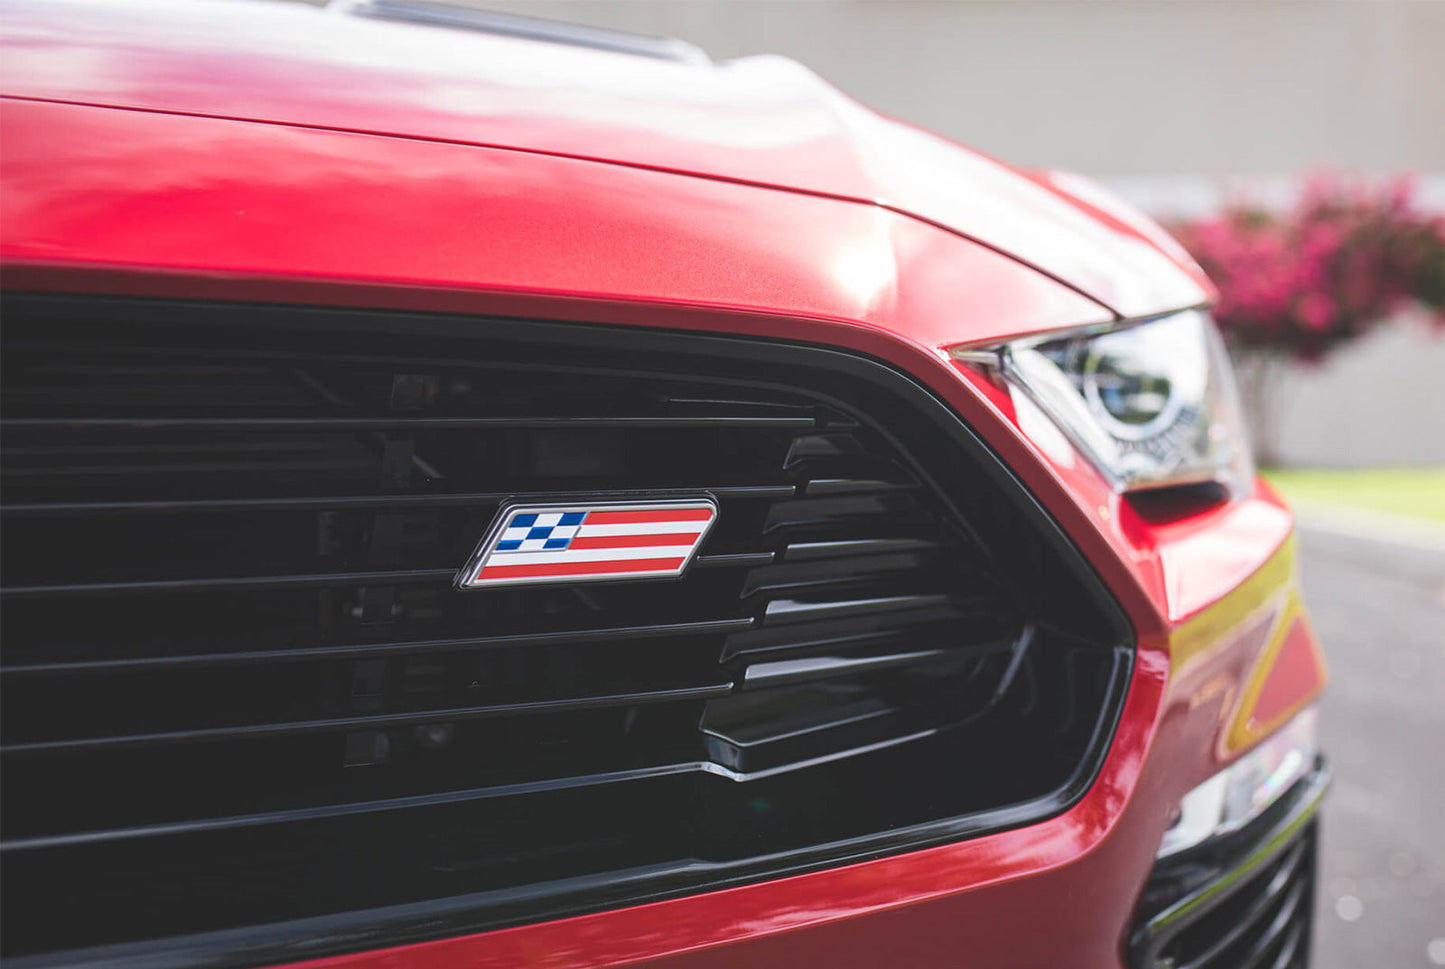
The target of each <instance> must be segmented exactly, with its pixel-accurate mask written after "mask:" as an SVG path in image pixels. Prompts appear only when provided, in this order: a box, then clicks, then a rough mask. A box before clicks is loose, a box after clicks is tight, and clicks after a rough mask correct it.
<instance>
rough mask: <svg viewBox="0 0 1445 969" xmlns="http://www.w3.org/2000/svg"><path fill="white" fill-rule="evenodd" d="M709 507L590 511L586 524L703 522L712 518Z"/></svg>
mask: <svg viewBox="0 0 1445 969" xmlns="http://www.w3.org/2000/svg"><path fill="white" fill-rule="evenodd" d="M712 514H713V512H712V509H711V508H655V509H652V510H650V511H591V512H588V513H587V520H586V522H585V524H588V525H641V524H645V523H647V522H705V521H711V520H712Z"/></svg>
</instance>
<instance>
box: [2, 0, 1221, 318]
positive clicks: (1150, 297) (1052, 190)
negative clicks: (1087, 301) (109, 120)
mask: <svg viewBox="0 0 1445 969" xmlns="http://www.w3.org/2000/svg"><path fill="white" fill-rule="evenodd" d="M3 46H4V56H3V58H0V93H3V94H5V95H9V96H13V97H24V98H37V99H48V100H61V101H73V102H80V103H88V104H100V105H108V106H116V107H127V108H139V109H145V110H152V111H164V112H176V113H185V114H201V115H209V116H219V117H229V118H238V119H246V120H253V121H265V122H275V123H283V124H290V125H304V126H311V127H321V128H330V129H341V130H349V131H360V132H367V133H375V134H385V135H393V136H402V137H408V138H419V139H429V140H441V141H448V142H458V143H464V144H474V145H484V146H490V147H500V148H510V149H516V150H522V151H529V152H543V153H548V154H558V155H566V156H571V157H577V158H585V159H590V160H596V161H604V162H610V163H615V164H624V165H631V166H638V167H646V168H654V169H662V170H667V171H675V172H680V173H686V174H690V175H697V176H703V177H708V178H719V179H727V180H730V181H738V182H749V183H756V184H759V185H767V186H771V187H775V188H784V189H788V190H793V191H799V192H807V193H810V194H816V195H825V196H832V197H837V198H842V199H848V200H853V201H859V202H867V203H874V204H878V205H882V206H885V207H888V208H891V209H894V210H897V211H900V212H903V213H906V214H909V215H913V216H916V217H917V218H920V219H923V220H925V221H928V222H932V223H934V224H937V225H939V226H942V227H944V228H947V229H949V230H951V231H953V232H956V233H959V234H961V235H964V236H967V237H968V238H971V239H974V240H976V241H978V242H980V243H982V244H984V245H987V246H989V247H991V248H994V249H997V250H1000V251H1002V252H1005V253H1007V254H1009V255H1011V256H1013V257H1014V258H1016V259H1018V260H1020V261H1022V262H1025V263H1028V264H1029V265H1032V266H1034V267H1036V268H1037V269H1039V270H1041V271H1043V272H1045V273H1047V274H1049V275H1051V276H1053V277H1055V278H1056V279H1059V280H1060V281H1062V282H1064V283H1066V284H1068V285H1070V286H1072V287H1074V288H1075V289H1077V290H1079V291H1080V292H1082V293H1084V294H1086V295H1088V296H1091V297H1093V298H1094V299H1096V300H1098V301H1099V302H1102V303H1104V304H1106V305H1107V306H1109V307H1110V308H1111V309H1113V310H1114V311H1115V312H1116V313H1118V314H1119V315H1121V316H1126V317H1130V316H1143V315H1148V314H1152V313H1159V312H1164V311H1168V310H1173V309H1178V308H1181V307H1184V306H1190V305H1196V304H1198V303H1201V302H1204V301H1206V300H1207V299H1208V298H1209V297H1210V295H1211V294H1210V290H1209V288H1208V285H1209V284H1208V282H1207V281H1206V280H1205V279H1204V277H1203V275H1202V274H1201V273H1200V271H1199V269H1198V267H1196V266H1195V265H1194V264H1193V263H1192V262H1190V260H1189V258H1188V256H1187V255H1185V254H1184V253H1183V252H1182V251H1181V250H1179V249H1178V247H1177V246H1176V245H1174V244H1173V243H1172V241H1171V240H1169V239H1168V237H1167V236H1165V235H1164V234H1163V233H1162V232H1161V231H1160V230H1159V229H1158V228H1157V227H1155V226H1153V225H1152V224H1151V223H1149V222H1148V220H1147V219H1144V218H1143V217H1141V216H1139V215H1137V214H1136V213H1134V212H1132V211H1131V210H1128V209H1127V208H1126V207H1124V206H1122V205H1121V204H1120V203H1118V202H1117V201H1116V200H1114V199H1113V198H1111V197H1109V196H1107V195H1106V194H1105V193H1102V192H1101V191H1100V190H1097V189H1095V188H1094V187H1092V186H1091V185H1090V184H1089V183H1087V182H1085V181H1083V180H1078V179H1072V178H1069V179H1067V180H1066V179H1065V177H1063V176H1049V175H1043V176H1026V175H1023V174H1021V173H1019V172H1016V171H1014V170H1012V169H1009V168H1007V167H1005V166H1003V165H1001V164H999V163H998V162H995V161H992V160H990V159H988V158H985V157H983V156H981V155H978V154H976V153H974V152H971V151H969V150H967V149H964V148H962V147H960V146H958V145H955V144H953V143H952V142H949V141H946V140H944V139H942V138H938V137H936V136H934V135H931V134H928V133H926V132H922V131H919V130H918V129H916V128H912V127H910V126H907V125H904V124H900V123H898V122H895V121H891V120H889V119H886V118H883V117H880V116H879V115H877V114H874V113H873V112H871V111H869V110H868V109H866V108H864V107H862V106H860V105H858V104H857V103H856V102H853V101H851V100H849V99H848V98H846V97H844V96H843V95H842V94H840V93H839V92H838V91H836V90H835V89H833V88H831V87H829V86H828V85H827V84H825V83H823V82H822V81H821V80H819V79H818V78H817V77H816V76H815V75H813V74H812V73H810V72H809V71H807V70H806V69H804V68H802V67H800V66H799V65H797V64H795V63H793V62H791V61H788V60H786V59H783V58H777V57H751V58H745V59H742V60H738V61H732V62H729V63H725V64H720V65H705V64H704V65H699V64H690V63H675V62H670V61H663V60H656V59H651V58H646V57H639V56H635V55H629V54H618V53H612V52H607V51H598V50H590V49H583V48H575V47H568V46H563V45H559V44H552V43H547V42H541V41H529V40H519V39H514V38H508V37H501V36H491V35H487V34H481V33H475V32H470V31H461V30H453V29H446V28H437V27H428V26H417V25H410V24H391V23H382V22H379V21H374V20H367V19H364V18H357V17H351V16H346V15H341V14H334V13H328V12H326V11H322V10H319V9H316V8H312V7H306V6H300V5H292V4H283V3H264V2H255V3H245V2H238V3H197V2H195V0H182V2H179V3H174V4H165V3H150V2H146V3H138V2H134V0H131V2H126V3H124V4H104V3H96V2H93V0H90V2H88V0H79V2H71V0H65V2H56V0H40V2H34V0H22V2H15V3H6V4H5V6H4V21H3Z"/></svg>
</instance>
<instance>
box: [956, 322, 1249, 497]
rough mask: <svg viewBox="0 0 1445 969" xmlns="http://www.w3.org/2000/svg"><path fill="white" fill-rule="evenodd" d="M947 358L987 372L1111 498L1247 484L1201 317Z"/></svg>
mask: <svg viewBox="0 0 1445 969" xmlns="http://www.w3.org/2000/svg"><path fill="white" fill-rule="evenodd" d="M953 353H954V355H955V356H957V357H959V358H961V359H965V360H970V361H975V362H977V361H980V360H984V361H987V362H989V363H992V364H993V365H995V366H996V367H997V368H998V371H999V373H1001V374H1002V376H1003V378H1004V380H1005V381H1006V382H1007V383H1008V385H1009V388H1010V389H1011V390H1017V391H1020V392H1022V393H1024V394H1026V395H1028V397H1029V398H1031V400H1032V401H1033V403H1035V404H1037V405H1038V406H1039V407H1040V408H1042V409H1043V411H1044V412H1045V413H1046V414H1047V415H1048V416H1049V417H1050V418H1051V419H1052V421H1053V422H1054V423H1055V424H1057V425H1058V427H1059V428H1060V429H1061V430H1063V432H1064V433H1065V434H1067V435H1068V436H1069V438H1070V439H1071V440H1072V441H1073V442H1074V444H1075V445H1076V446H1077V447H1078V448H1079V449H1080V450H1081V451H1083V452H1084V453H1085V454H1086V455H1088V457H1089V458H1090V460H1092V461H1093V462H1094V464H1095V465H1096V466H1097V467H1098V468H1099V470H1100V471H1101V472H1102V473H1103V474H1104V476H1105V477H1107V478H1108V479H1109V481H1110V483H1111V484H1112V485H1113V486H1114V488H1115V489H1116V490H1118V491H1133V490H1138V489H1144V488H1159V487H1165V486H1169V485H1180V484H1200V483H1204V482H1210V481H1214V482H1219V483H1221V484H1226V485H1230V486H1232V487H1243V486H1245V485H1246V484H1247V483H1248V482H1249V481H1250V480H1251V479H1252V478H1253V477H1254V466H1253V463H1252V461H1251V459H1250V456H1249V447H1248V444H1247V442H1246V440H1245V434H1244V426H1243V421H1242V419H1241V414H1240V406H1239V395H1238V393H1237V391H1236V389H1235V385H1234V375H1233V372H1232V371H1231V369H1230V366H1229V358H1228V356H1227V355H1226V354H1225V351H1224V344H1223V341H1222V340H1221V339H1220V337H1219V333H1218V331H1217V330H1216V329H1215V327H1214V323H1213V321H1212V320H1211V319H1210V318H1209V317H1208V316H1207V315H1206V314H1205V313H1203V312H1200V311H1197V310H1188V311H1185V312H1182V313H1175V314H1172V315H1170V316H1166V317H1162V318H1159V319H1154V320H1147V321H1144V322H1139V323H1126V324H1122V325H1119V326H1116V327H1112V328H1108V329H1102V330H1101V329H1099V328H1090V329H1088V330H1080V331H1074V332H1071V333H1064V334H1049V335H1045V336H1040V337H1030V338H1026V339H1022V340H1016V341H1013V342H1011V343H1006V344H1003V345H1001V346H995V347H988V348H984V349H982V350H981V349H980V348H978V347H958V348H954V350H953ZM1039 443H1042V442H1039Z"/></svg>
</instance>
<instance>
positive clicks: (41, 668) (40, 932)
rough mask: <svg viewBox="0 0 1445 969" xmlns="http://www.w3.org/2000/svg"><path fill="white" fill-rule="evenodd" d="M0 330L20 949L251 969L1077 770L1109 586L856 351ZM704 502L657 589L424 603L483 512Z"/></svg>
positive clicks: (939, 415)
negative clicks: (692, 557) (705, 511)
mask: <svg viewBox="0 0 1445 969" xmlns="http://www.w3.org/2000/svg"><path fill="white" fill-rule="evenodd" d="M4 314H5V320H6V326H5V330H4V340H5V347H4V356H3V368H4V373H3V377H4V381H3V387H0V393H3V425H4V435H3V448H4V453H3V461H0V475H3V492H0V497H3V501H0V508H3V514H4V534H5V542H4V548H3V556H0V559H3V561H0V578H3V586H4V589H3V594H4V605H3V610H0V624H3V628H0V636H3V641H4V651H3V654H0V733H3V738H0V756H3V758H4V770H5V774H6V784H5V786H4V790H3V812H4V841H3V845H0V847H3V850H4V859H3V865H0V871H3V874H0V878H3V893H4V904H5V909H6V912H7V914H8V915H9V916H10V918H9V919H8V925H7V931H6V933H5V937H4V939H3V943H0V944H3V946H4V953H5V955H6V957H7V958H16V959H19V960H20V961H19V962H18V963H17V964H19V965H25V964H26V962H27V958H28V959H31V960H35V961H36V964H39V963H43V962H45V961H47V960H50V961H55V960H59V961H68V962H81V963H83V962H85V961H86V960H103V959H104V958H107V957H108V956H111V955H114V954H115V953H116V952H118V951H120V950H117V949H115V948H114V947H115V946H117V945H124V944H128V943H136V944H143V945H145V946H146V947H147V949H146V951H147V952H149V953H161V954H164V953H173V954H175V955H174V958H175V959H176V960H177V961H187V959H194V958H196V957H197V954H198V953H203V954H204V955H205V958H207V959H210V960H212V961H213V962H216V963H219V964H235V965H246V964H259V963H262V962H268V961H272V962H274V961H281V960H282V959H284V958H287V957H288V956H294V955H296V954H297V953H300V952H302V951H304V952H305V953H306V954H308V955H316V954H320V953H321V952H324V951H343V950H345V949H346V948H350V947H356V946H360V945H363V944H365V945H376V944H379V940H381V939H385V938H394V939H399V938H416V937H424V936H426V935H437V934H443V933H447V932H460V931H468V930H477V929H482V928H487V927H491V926H497V925H504V924H512V923H516V922H519V921H528V920H535V919H539V918H547V917H552V916H556V915H561V914H566V913H571V912H578V911H585V910H589V909H595V908H598V907H605V906H610V905H617V904H625V903H629V902H635V901H640V900H643V899H648V898H656V897H661V896H665V895H668V894H675V893H677V892H684V891H700V890H704V889H707V888H711V887H717V886H720V885H723V884H730V883H735V882H737V881H740V880H748V879H756V878H763V877H772V876H777V875H781V874H785V873H790V872H795V871H801V870H806V869H808V868H812V867H817V866H820V865H826V864H830V863H836V862H837V861H839V860H841V859H845V858H846V859H849V860H853V859H857V858H860V857H867V856H869V855H876V854H881V853H886V852H889V851H898V850H904V849H906V848H911V847H918V846H922V845H925V844H931V843H938V842H940V841H946V840H952V839H957V838H961V837H967V836H969V835H972V834H975V833H979V832H983V831H988V830H995V829H997V828H999V827H1002V826H1008V825H1016V824H1022V823H1027V822H1030V821H1033V820H1037V819H1040V818H1042V817H1045V816H1047V815H1049V814H1051V813H1054V812H1057V811H1059V810H1062V809H1064V808H1065V807H1067V805H1068V804H1069V803H1072V801H1073V800H1074V799H1075V798H1077V797H1078V796H1080V795H1081V794H1082V792H1083V790H1084V789H1085V787H1086V786H1087V784H1088V783H1089V781H1090V779H1091V778H1092V776H1093V773H1094V771H1095V770H1096V769H1097V766H1098V764H1099V762H1100V760H1101V758H1102V754H1103V752H1104V750H1105V748H1106V747H1107V743H1108V740H1109V737H1110V734H1111V732H1112V728H1113V723H1114V718H1115V716H1116V714H1117V711H1118V707H1119V703H1120V701H1121V698H1122V695H1123V689H1124V684H1125V683H1126V680H1127V676H1128V671H1129V668H1130V658H1131V655H1132V652H1131V639H1130V633H1129V630H1128V628H1127V626H1126V625H1125V624H1124V622H1123V620H1122V618H1121V617H1120V614H1119V612H1118V610H1117V607H1116V606H1115V605H1114V604H1113V603H1112V601H1111V600H1110V599H1109V597H1108V596H1107V594H1106V593H1105V592H1104V591H1103V589H1102V587H1101V586H1100V585H1099V583H1098V581H1097V580H1096V579H1095V578H1094V577H1093V576H1092V574H1091V573H1090V572H1089V571H1088V569H1087V568H1086V567H1084V566H1083V564H1082V562H1081V560H1080V559H1079V558H1078V555H1077V553H1076V552H1074V551H1073V549H1072V548H1071V547H1070V546H1069V545H1068V544H1067V542H1065V541H1064V540H1063V539H1062V538H1061V536H1060V535H1059V533H1058V532H1057V529H1056V528H1055V526H1053V525H1052V524H1051V523H1050V522H1049V521H1048V520H1047V519H1046V518H1045V517H1044V516H1043V515H1042V514H1041V513H1040V512H1039V511H1038V509H1037V507H1036V506H1034V505H1033V504H1032V503H1031V501H1030V500H1029V498H1028V496H1027V495H1025V494H1024V493H1023V492H1022V490H1021V489H1020V487H1019V486H1018V485H1017V484H1016V483H1015V482H1014V481H1013V479H1012V478H1011V476H1009V475H1008V474H1007V472H1006V471H1004V470H1003V469H1002V468H1001V467H1000V466H999V465H998V464H997V462H996V459H994V458H993V457H992V456H991V455H990V454H989V453H988V452H987V451H986V450H985V449H984V448H983V447H982V446H981V445H979V444H978V442H977V441H976V440H975V439H974V438H972V436H971V435H970V434H969V432H968V431H967V430H966V429H965V428H964V427H963V426H962V425H961V424H960V423H959V422H958V421H957V419H956V418H955V417H953V416H952V415H951V414H950V413H949V412H948V411H947V410H946V409H944V408H943V407H942V406H941V405H940V404H938V403H937V402H936V401H935V400H934V399H933V398H931V397H930V396H929V395H927V394H926V393H925V392H923V391H922V390H921V389H920V388H918V387H917V386H916V385H914V384H912V383H911V382H910V381H908V380H907V379H906V378H903V377H901V376H900V375H898V374H897V373H895V372H893V371H891V370H888V369H887V368H884V367H882V366H881V365H879V364H876V363H872V362H869V361H867V360H863V359H861V358H857V357H852V356H848V355H845V354H839V353H836V352H834V351H829V350H823V349H819V348H807V347H798V346H789V345H783V344H773V343H763V342H758V341H744V340H731V339H718V338H708V337H700V336H686V335H678V334H655V333H635V332H629V331H625V330H609V329H604V328H599V327H579V326H570V325H555V324H535V323H532V324H524V323H517V322H509V321H491V320H474V319H468V320H461V319H451V318H430V317H415V316H405V315H400V314H367V313H360V312H340V311H337V312H332V311H316V310H286V309H281V308H261V307H242V306H216V305H201V304H182V303H170V304H167V303H146V302H139V301H102V300H72V299H60V298H40V297H15V296H10V297H7V298H6V300H5V305H4ZM704 494H706V495H711V496H713V497H714V498H715V500H716V501H717V503H718V505H719V508H720V516H719V519H718V521H717V524H716V526H715V527H714V529H713V530H712V532H710V534H709V535H708V537H707V539H706V542H705V544H704V546H703V547H702V548H701V549H700V551H699V555H698V558H697V560H696V561H695V562H694V563H693V564H692V566H691V567H690V568H689V569H688V571H687V572H686V573H685V574H684V576H683V577H682V578H681V579H679V580H677V581H673V582H637V581H631V582H627V581H622V582H608V583H597V584H588V585H579V586H572V587H568V586H556V587H520V588H500V589H491V590H486V589H483V590H474V591H466V592H460V591H457V590H455V589H454V588H453V586H452V580H453V576H454V573H455V571H456V569H458V568H459V567H460V566H461V565H462V564H463V563H464V562H465V561H466V559H467V557H468V556H469V555H470V553H471V551H472V549H473V547H474V546H475V545H476V543H477V542H478V540H479V539H480V538H481V537H482V536H483V534H484V533H485V532H486V530H487V528H488V527H489V525H490V524H491V522H492V521H493V520H494V518H495V517H496V515H497V513H498V510H499V509H500V508H501V507H502V506H503V504H504V503H505V502H507V501H508V500H511V499H518V500H527V501H549V500H565V501H573V500H579V499H597V500H624V499H629V498H636V497H638V496H648V497H653V496H658V497H662V496H677V497H692V496H699V495H704ZM417 906H420V908H418V907H417ZM308 920H309V921H308ZM208 933H209V934H208ZM318 939H324V940H325V941H324V942H322V943H318V942H317V940H318ZM107 947H109V948H107ZM182 954H184V957H183V955H182Z"/></svg>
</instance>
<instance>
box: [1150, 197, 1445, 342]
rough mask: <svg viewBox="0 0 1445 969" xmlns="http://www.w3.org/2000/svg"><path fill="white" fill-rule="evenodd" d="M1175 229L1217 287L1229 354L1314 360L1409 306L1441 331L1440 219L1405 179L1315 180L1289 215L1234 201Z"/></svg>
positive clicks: (1444, 292) (1444, 283)
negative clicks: (1424, 209)
mask: <svg viewBox="0 0 1445 969" xmlns="http://www.w3.org/2000/svg"><path fill="white" fill-rule="evenodd" d="M1174 229H1175V232H1176V234H1177V235H1178V237H1179V239H1180V241H1181V242H1183V243H1184V246H1185V247H1186V248H1187V249H1188V250H1189V251H1190V252H1191V253H1192V254H1193V255H1194V258H1195V259H1197V260H1198V261H1199V264H1200V265H1201V266H1203V267H1204V271H1205V272H1207V273H1208V274H1209V276H1210V278H1211V279H1213V280H1214V282H1215V284H1216V285H1217V286H1218V287H1219V294H1220V299H1219V304H1218V306H1217V307H1216V310H1215V317H1216V319H1218V321H1219V325H1220V328H1221V329H1222V330H1223V331H1224V334H1225V337H1226V339H1227V340H1228V341H1229V343H1230V344H1231V347H1232V349H1234V350H1236V352H1245V353H1247V352H1249V351H1250V350H1257V351H1266V352H1268V351H1273V352H1276V353H1283V354H1284V355H1288V356H1294V357H1299V358H1303V359H1306V360H1318V359H1320V358H1321V357H1323V356H1324V355H1325V354H1327V353H1328V352H1329V351H1331V350H1332V349H1334V348H1335V347H1337V346H1339V345H1340V344H1342V343H1345V342H1347V341H1349V340H1352V339H1354V338H1355V337H1358V336H1360V335H1361V334H1363V333H1365V332H1367V331H1368V330H1370V329H1371V328H1372V327H1374V326H1377V325H1378V324H1380V323H1382V322H1384V321H1385V320H1387V319H1389V318H1390V317H1392V316H1394V315H1396V314H1398V313H1399V312H1400V311H1402V310H1403V309H1405V308H1406V307H1408V306H1411V305H1418V306H1421V307H1423V308H1424V309H1425V311H1426V313H1427V314H1428V315H1429V316H1430V318H1431V319H1432V320H1433V321H1434V323H1435V325H1436V326H1440V327H1445V219H1442V218H1440V217H1438V216H1432V215H1428V214H1426V213H1424V212H1422V211H1421V210H1420V209H1419V207H1418V205H1417V203H1416V201H1415V186H1414V183H1413V182H1412V181H1411V180H1410V179H1408V178H1401V179H1396V180H1394V181H1392V182H1389V183H1387V184H1385V185H1382V186H1378V187H1372V186H1370V185H1368V184H1367V183H1365V182H1362V181H1358V180H1345V179H1341V178H1337V177H1332V176H1318V177H1315V178H1314V179H1312V180H1311V181H1310V182H1309V184H1308V185H1307V186H1306V188H1305V190H1304V192H1303V193H1302V195H1301V197H1300V199H1299V201H1298V203H1297V204H1296V205H1295V206H1294V207H1293V208H1292V209H1289V210H1287V211H1282V212H1279V211H1271V210H1269V209H1265V208H1263V207H1260V206H1256V205H1248V204H1238V203H1236V204H1232V205H1229V206H1227V207H1226V208H1225V209H1224V210H1223V211H1221V212H1220V213H1219V214H1218V215H1215V216H1213V217H1211V218H1208V219H1204V220H1202V221H1198V222H1192V223H1186V224H1183V225H1178V226H1175V227H1174Z"/></svg>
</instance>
